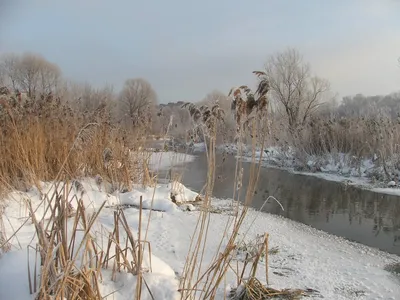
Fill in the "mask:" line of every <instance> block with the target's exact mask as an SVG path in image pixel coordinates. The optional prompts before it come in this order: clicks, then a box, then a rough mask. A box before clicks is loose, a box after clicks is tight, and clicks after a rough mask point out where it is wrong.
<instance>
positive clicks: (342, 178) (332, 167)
mask: <svg viewBox="0 0 400 300" xmlns="http://www.w3.org/2000/svg"><path fill="white" fill-rule="evenodd" d="M195 150H196V151H195V152H194V153H196V152H197V153H201V152H203V151H204V147H201V144H198V145H197V147H196V148H195ZM218 151H219V152H220V153H226V154H229V155H235V156H236V157H237V151H238V150H237V146H236V145H231V144H228V145H220V146H219V147H218ZM265 151H266V152H267V153H265V152H264V154H263V159H262V162H261V164H262V166H263V167H265V168H274V169H279V170H284V171H287V172H290V173H293V174H298V175H304V176H313V177H317V178H320V179H324V180H327V181H333V182H340V183H343V184H346V185H351V186H355V187H357V188H361V189H365V190H370V191H372V192H376V193H381V194H388V195H394V196H400V186H399V185H398V184H397V183H395V182H389V183H383V182H377V183H376V184H373V183H371V180H370V178H369V177H367V173H368V171H370V170H371V169H373V168H374V165H373V163H372V162H371V161H370V160H364V161H362V163H361V167H360V172H361V176H356V175H355V174H357V173H358V170H356V168H352V167H349V166H347V165H346V159H348V158H347V157H345V156H344V155H343V154H342V155H341V156H340V160H341V162H340V164H338V163H337V162H333V158H332V157H327V158H324V160H325V163H324V164H323V166H321V167H320V169H319V170H314V171H313V172H311V171H299V170H296V167H295V163H294V162H293V160H294V158H293V157H292V156H291V154H290V153H289V154H286V153H285V154H283V153H282V152H281V151H280V150H279V149H277V148H276V147H270V148H266V149H265ZM260 154H261V151H259V150H258V151H256V162H258V160H259V158H260ZM242 159H243V161H247V162H251V152H250V151H247V150H246V149H244V151H243V155H242ZM317 160H321V158H310V160H309V161H308V167H309V168H310V169H313V168H314V167H315V166H316V165H317V162H316V161H317ZM339 165H340V166H339ZM342 172H344V173H345V174H342ZM399 176H400V174H399ZM392 183H395V186H393V187H388V184H392Z"/></svg>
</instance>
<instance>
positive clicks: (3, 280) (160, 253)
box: [0, 179, 400, 300]
mask: <svg viewBox="0 0 400 300" xmlns="http://www.w3.org/2000/svg"><path fill="white" fill-rule="evenodd" d="M80 183H81V184H82V187H79V189H75V190H74V194H75V195H83V196H82V199H83V202H84V204H85V206H86V210H87V212H88V214H90V213H91V212H93V211H96V210H97V209H98V208H99V207H100V205H101V203H102V202H103V201H106V207H105V208H103V210H102V212H101V213H100V215H99V218H98V219H97V222H96V224H95V226H94V228H93V230H92V232H93V234H94V236H95V237H96V241H97V242H98V243H100V240H102V236H103V235H102V234H101V232H104V231H105V230H112V228H113V221H114V219H113V211H114V210H115V207H116V205H124V206H125V207H126V209H125V210H124V213H125V216H126V218H127V221H128V223H129V226H130V228H131V229H132V232H134V233H136V232H137V230H138V228H139V221H138V220H139V209H138V208H137V206H138V199H139V198H140V196H142V197H143V207H144V208H150V206H151V203H152V199H153V209H154V210H156V211H153V212H152V215H151V222H150V228H149V235H148V241H149V242H150V243H151V249H152V257H151V264H152V272H151V273H147V274H146V275H145V278H146V281H147V283H148V285H149V288H150V290H151V291H152V294H153V296H154V297H155V299H178V298H179V294H178V292H177V290H178V283H179V281H178V279H179V275H180V274H181V273H182V271H183V266H184V263H185V258H186V255H187V251H188V248H189V243H190V237H191V235H192V233H193V231H194V228H195V226H196V222H197V218H198V214H199V212H198V211H197V210H196V208H195V207H194V206H193V205H190V204H187V205H183V206H180V207H179V206H177V205H175V204H174V203H172V201H171V200H172V199H171V192H172V195H174V197H176V199H179V200H181V201H187V202H190V201H193V200H195V199H196V196H197V194H196V193H194V192H192V191H190V190H188V189H187V188H185V187H184V186H182V185H181V184H177V183H174V184H159V185H157V187H156V188H155V189H154V188H151V187H148V188H143V187H136V188H134V189H133V190H132V191H131V192H127V193H123V194H115V193H114V194H108V193H107V192H106V191H105V187H102V186H99V185H98V184H96V182H95V181H94V180H91V179H88V180H85V181H81V182H80ZM76 186H79V185H76ZM42 187H43V190H42V193H46V192H51V189H52V185H51V183H44V184H43V186H42ZM82 191H83V192H82ZM153 193H154V198H153ZM26 199H30V200H31V202H32V204H33V206H34V207H38V206H40V205H43V204H42V201H41V199H42V197H41V196H40V193H39V192H38V190H37V189H31V190H30V191H29V192H26V193H23V192H13V193H11V194H10V195H9V196H8V197H7V199H5V201H3V203H5V211H4V218H3V220H4V223H5V224H4V225H5V233H6V236H8V237H10V236H11V235H12V234H13V232H14V231H15V230H16V229H17V228H19V227H20V226H22V227H21V229H20V230H19V231H18V233H17V234H16V235H15V237H13V238H12V239H11V241H10V242H11V249H10V251H9V252H7V253H3V254H2V257H1V258H0V299H20V300H24V299H33V296H31V295H29V288H28V275H27V274H28V270H27V265H28V261H27V247H28V245H31V246H33V247H35V244H36V238H35V228H34V225H33V224H32V223H31V222H30V221H27V222H26V223H25V224H24V222H25V221H26V220H27V218H28V214H27V211H26ZM70 199H71V200H72V199H73V195H70ZM178 202H179V201H178ZM71 204H72V206H73V207H75V205H76V203H74V202H73V200H72V202H71ZM188 208H189V210H192V211H188ZM213 208H214V211H216V212H218V213H212V214H211V222H210V224H211V228H210V231H211V232H212V234H210V235H209V236H208V240H207V248H206V252H205V254H204V262H203V265H204V267H206V266H207V265H208V264H209V263H210V262H211V260H212V257H213V256H214V255H215V249H216V248H217V245H218V244H219V242H220V240H221V239H222V238H223V232H224V227H225V224H226V222H227V221H228V219H229V218H230V212H231V210H232V202H231V201H229V200H218V199H214V200H213ZM193 209H195V210H193ZM36 215H37V217H38V218H41V217H43V210H41V209H38V210H37V212H36ZM149 217H150V210H148V209H146V210H143V214H142V228H145V227H146V224H147V221H148V218H149ZM72 222H73V220H71V224H72ZM71 224H70V226H72V225H71ZM265 232H268V233H269V234H270V246H269V247H270V249H272V248H276V249H277V251H276V252H277V253H275V254H273V255H272V254H271V255H270V257H269V266H270V276H269V282H270V284H271V286H272V287H274V288H280V289H283V288H300V289H307V288H308V289H313V290H316V291H318V292H315V293H313V294H312V295H311V299H320V298H322V297H323V299H335V300H340V299H343V300H344V299H346V300H348V299H386V300H388V299H396V297H397V296H398V295H400V278H398V277H396V276H395V275H394V274H392V273H390V272H388V271H386V270H385V268H386V267H387V266H389V265H393V264H395V263H399V262H400V257H397V256H394V255H389V254H387V253H384V252H381V251H378V250H376V249H373V248H369V247H365V246H362V245H359V244H355V243H352V242H349V241H346V240H344V239H342V238H338V237H334V236H331V235H328V234H326V233H323V232H321V231H318V230H315V229H312V228H310V227H308V226H305V225H302V224H299V223H296V222H293V221H290V220H287V219H284V218H281V217H278V216H273V215H270V214H266V213H260V212H257V211H254V210H250V211H249V213H248V215H247V218H246V220H245V222H244V224H243V227H242V231H241V233H242V235H241V236H245V238H244V239H245V240H246V241H250V240H252V239H254V238H255V237H256V235H258V234H264V233H265ZM143 234H144V229H143ZM240 239H241V238H239V240H240ZM31 253H32V251H31ZM30 259H31V261H30V263H31V266H32V264H33V262H34V258H33V257H32V254H31V255H30ZM145 263H147V264H148V261H147V262H145ZM264 270H265V269H264V268H262V267H261V268H259V271H258V274H257V275H258V277H259V278H260V279H261V280H264V278H265V271H264ZM135 282H136V279H135V278H134V276H132V275H130V274H127V273H120V274H119V275H118V278H117V280H116V281H112V280H111V271H104V272H103V280H102V282H101V283H100V290H101V292H102V293H103V294H104V295H107V294H110V293H112V294H111V296H110V297H106V298H105V299H123V300H125V299H131V298H132V295H133V292H134V291H133V289H134V286H135ZM235 282H236V279H235V275H234V273H233V272H231V271H229V272H228V275H227V278H226V283H227V286H226V287H225V286H224V285H222V286H221V287H220V289H219V293H218V299H223V294H224V290H226V289H229V286H232V287H234V286H235ZM143 299H151V297H150V295H149V294H148V293H146V292H144V295H143Z"/></svg>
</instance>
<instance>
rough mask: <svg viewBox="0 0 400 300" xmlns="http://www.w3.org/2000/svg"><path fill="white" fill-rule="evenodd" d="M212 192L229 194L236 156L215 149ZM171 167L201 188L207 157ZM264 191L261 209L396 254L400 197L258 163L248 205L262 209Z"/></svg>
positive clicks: (245, 179)
mask: <svg viewBox="0 0 400 300" xmlns="http://www.w3.org/2000/svg"><path fill="white" fill-rule="evenodd" d="M217 162H218V163H217V168H216V181H215V186H214V191H213V196H214V197H217V198H232V195H233V183H234V179H235V164H236V159H235V157H234V156H232V155H228V156H222V155H217ZM243 170H244V173H243V174H244V175H243V188H242V190H243V194H242V196H241V199H243V198H244V192H245V190H246V188H247V184H248V178H249V171H250V163H243ZM174 172H178V173H180V174H182V183H183V184H184V185H186V186H187V187H189V188H191V189H193V190H195V191H197V192H199V191H200V190H201V189H202V187H203V186H204V184H205V180H206V174H207V159H206V157H205V155H204V154H200V155H198V156H197V157H196V159H195V160H194V161H193V162H189V163H186V164H185V165H184V166H182V167H180V168H177V169H175V170H174ZM268 196H274V197H275V198H276V199H278V200H279V201H280V203H281V204H282V205H283V207H284V210H282V209H281V207H280V206H279V204H277V203H276V202H275V201H273V200H271V201H269V202H268V203H267V204H266V205H265V206H264V208H263V211H264V212H268V213H271V214H277V215H281V216H284V217H286V218H289V219H292V220H295V221H298V222H301V223H304V224H307V225H310V226H312V227H314V228H317V229H320V230H323V231H325V232H328V233H331V234H334V235H337V236H341V237H344V238H346V239H348V240H351V241H355V242H358V243H362V244H365V245H368V246H371V247H375V248H379V249H381V250H383V251H387V252H389V253H393V254H397V255H400V197H398V196H394V195H387V194H379V193H376V192H372V191H369V190H364V189H360V188H357V187H354V186H345V185H344V184H343V183H339V182H334V181H327V180H324V179H321V178H317V177H314V176H308V175H300V174H293V173H291V172H289V171H285V170H280V169H276V168H268V167H263V168H261V172H260V177H259V182H258V186H257V189H256V194H255V195H254V198H253V202H252V206H253V207H254V208H256V209H260V208H261V206H262V205H263V203H264V202H265V200H266V199H267V198H268Z"/></svg>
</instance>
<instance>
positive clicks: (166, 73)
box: [0, 0, 400, 102]
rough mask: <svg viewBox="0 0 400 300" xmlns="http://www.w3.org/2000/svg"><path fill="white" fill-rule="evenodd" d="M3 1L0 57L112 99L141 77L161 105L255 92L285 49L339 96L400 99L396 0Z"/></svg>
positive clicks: (399, 26)
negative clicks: (258, 79)
mask: <svg viewBox="0 0 400 300" xmlns="http://www.w3.org/2000/svg"><path fill="white" fill-rule="evenodd" d="M0 1H1V2H0V53H3V52H25V51H30V52H36V53H40V54H42V55H43V56H44V57H45V58H47V59H48V60H50V61H52V62H55V63H57V64H58V65H59V66H60V67H61V69H62V70H63V73H64V76H65V77H67V78H70V79H74V80H77V81H88V82H90V83H92V84H94V85H96V86H101V85H104V84H107V83H108V84H112V85H114V86H115V88H116V90H118V89H119V88H120V87H121V86H122V84H123V82H124V80H125V79H126V78H132V77H144V78H146V79H147V80H149V81H150V82H151V83H152V85H153V86H154V88H155V89H156V91H157V93H158V96H159V100H160V102H168V101H178V100H188V101H193V100H199V99H201V98H202V97H204V96H205V95H206V94H207V93H208V92H210V91H212V90H214V89H219V90H221V91H223V92H228V91H229V89H230V88H231V87H232V86H234V85H241V84H251V83H252V82H254V78H253V76H252V74H251V72H252V71H253V70H258V69H261V68H262V67H263V65H264V63H265V61H266V59H267V57H268V55H270V54H272V53H274V52H276V51H279V50H284V49H285V48H286V47H289V46H290V47H296V48H298V49H299V50H300V51H301V52H302V53H303V54H304V57H305V59H306V60H307V61H309V62H310V63H311V65H312V70H313V71H314V73H316V74H317V75H319V76H322V77H325V78H327V79H329V80H330V82H331V84H332V90H333V91H334V92H338V93H339V94H340V95H341V96H344V95H348V94H356V93H359V92H362V93H364V94H385V93H390V92H394V91H398V90H400V68H399V67H398V63H397V58H398V57H399V56H400V17H399V16H400V1H398V0H298V1H297V0H296V1H295V0H292V1H289V0H258V1H256V0H255V1H243V0H241V1H237V0H214V1H208V0H203V1H189V0H168V1H167V0H163V1H161V0H158V1H155V0H153V1H151V0H147V1H135V0H130V1H122V0H116V1H111V0H108V1H103V0H79V1H78V0H68V1H67V0H64V1H61V0H25V1H23V0H0Z"/></svg>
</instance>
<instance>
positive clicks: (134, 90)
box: [120, 78, 157, 127]
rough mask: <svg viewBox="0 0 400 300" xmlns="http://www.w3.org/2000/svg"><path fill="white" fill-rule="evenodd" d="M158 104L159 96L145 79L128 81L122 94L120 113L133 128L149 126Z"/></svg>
mask: <svg viewBox="0 0 400 300" xmlns="http://www.w3.org/2000/svg"><path fill="white" fill-rule="evenodd" d="M156 104H157V94H156V92H155V91H154V89H153V88H152V86H151V84H150V83H149V82H148V81H146V80H145V79H143V78H135V79H128V80H126V81H125V84H124V87H123V89H122V91H121V93H120V113H121V114H122V115H123V116H124V119H125V120H127V119H128V120H129V123H130V124H132V126H133V127H136V126H138V125H139V124H144V125H149V123H150V122H151V117H152V114H153V111H154V109H155V105H156Z"/></svg>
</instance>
